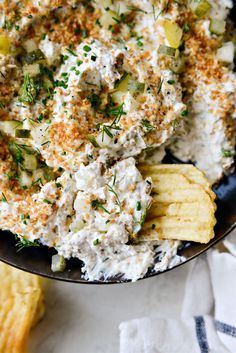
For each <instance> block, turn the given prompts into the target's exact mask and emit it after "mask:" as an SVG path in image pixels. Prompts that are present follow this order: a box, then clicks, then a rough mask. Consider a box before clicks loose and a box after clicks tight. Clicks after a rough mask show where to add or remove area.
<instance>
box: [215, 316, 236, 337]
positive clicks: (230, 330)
mask: <svg viewBox="0 0 236 353" xmlns="http://www.w3.org/2000/svg"><path fill="white" fill-rule="evenodd" d="M215 328H216V330H217V331H219V332H221V333H225V334H226V335H228V336H232V337H235V338H236V327H234V326H231V325H228V324H225V323H224V322H221V321H218V320H215Z"/></svg>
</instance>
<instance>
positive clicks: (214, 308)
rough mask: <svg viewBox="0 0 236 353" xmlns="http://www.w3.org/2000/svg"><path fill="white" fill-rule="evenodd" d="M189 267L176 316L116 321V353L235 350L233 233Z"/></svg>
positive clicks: (235, 238) (229, 352)
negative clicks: (220, 247) (224, 250)
mask: <svg viewBox="0 0 236 353" xmlns="http://www.w3.org/2000/svg"><path fill="white" fill-rule="evenodd" d="M224 245H225V246H226V247H227V249H228V250H229V251H230V252H231V253H220V252H219V251H218V250H211V251H209V252H208V253H207V256H206V255H204V256H201V257H200V258H198V259H197V260H195V261H193V262H192V263H191V264H190V265H189V266H188V268H189V272H188V277H187V281H186V286H185V296H184V300H183V307H182V315H181V317H180V318H179V319H178V320H173V319H168V318H160V317H158V316H157V317H155V318H148V317H145V318H140V319H136V320H131V321H127V322H122V323H121V324H120V353H180V352H181V353H236V231H234V232H233V233H232V235H231V236H230V237H229V238H227V239H226V240H225V242H224Z"/></svg>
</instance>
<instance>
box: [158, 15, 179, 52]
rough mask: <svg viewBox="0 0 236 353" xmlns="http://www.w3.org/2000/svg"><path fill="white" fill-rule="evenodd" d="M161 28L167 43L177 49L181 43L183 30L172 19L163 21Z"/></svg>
mask: <svg viewBox="0 0 236 353" xmlns="http://www.w3.org/2000/svg"><path fill="white" fill-rule="evenodd" d="M163 28H164V31H165V36H166V39H167V40H168V43H169V45H170V46H171V47H172V48H175V49H177V48H178V47H179V46H180V44H181V39H182V36H183V30H182V29H181V28H180V27H179V25H178V24H177V23H175V22H172V21H164V24H163Z"/></svg>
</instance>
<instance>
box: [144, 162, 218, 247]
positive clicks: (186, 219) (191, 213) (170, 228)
mask: <svg viewBox="0 0 236 353" xmlns="http://www.w3.org/2000/svg"><path fill="white" fill-rule="evenodd" d="M139 170H140V171H141V173H142V175H143V177H145V178H146V177H148V176H149V177H151V178H152V181H153V189H152V197H153V204H152V206H151V208H150V210H148V212H147V218H146V222H145V224H144V226H143V228H142V231H141V233H140V235H139V237H138V240H139V241H140V240H141V241H153V240H160V239H173V240H183V241H194V242H200V243H208V242H209V241H210V240H211V239H212V238H213V237H214V226H215V223H216V219H215V215H214V214H215V211H216V204H215V202H214V200H215V198H216V195H215V194H214V192H213V191H212V189H211V184H210V183H209V181H208V180H207V178H206V177H205V176H204V174H203V173H202V172H201V171H200V170H199V169H197V168H196V167H194V166H193V165H187V164H171V165H168V164H161V165H154V166H153V165H152V166H150V165H140V166H139Z"/></svg>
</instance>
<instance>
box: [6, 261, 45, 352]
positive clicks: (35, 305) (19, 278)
mask: <svg viewBox="0 0 236 353" xmlns="http://www.w3.org/2000/svg"><path fill="white" fill-rule="evenodd" d="M0 278H1V291H0V353H26V352H27V343H28V336H29V332H30V330H31V328H32V327H33V326H34V325H35V324H36V323H37V322H38V321H39V320H40V319H41V318H42V316H43V314H44V296H43V289H42V283H41V279H40V278H39V277H37V276H35V275H31V274H28V273H26V272H23V271H20V270H17V269H15V268H13V267H10V266H8V265H6V264H3V263H1V262H0Z"/></svg>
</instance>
